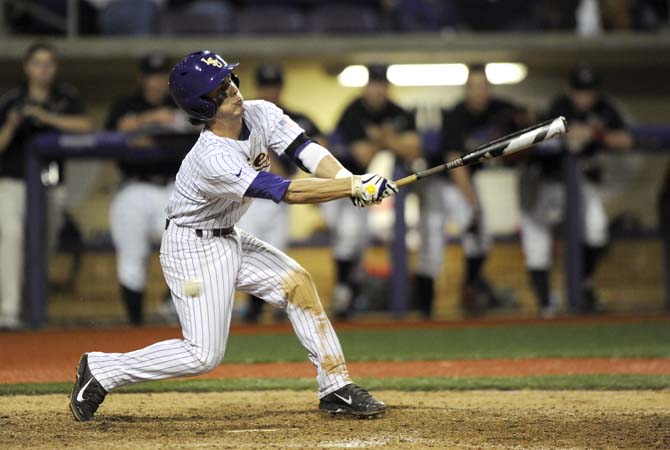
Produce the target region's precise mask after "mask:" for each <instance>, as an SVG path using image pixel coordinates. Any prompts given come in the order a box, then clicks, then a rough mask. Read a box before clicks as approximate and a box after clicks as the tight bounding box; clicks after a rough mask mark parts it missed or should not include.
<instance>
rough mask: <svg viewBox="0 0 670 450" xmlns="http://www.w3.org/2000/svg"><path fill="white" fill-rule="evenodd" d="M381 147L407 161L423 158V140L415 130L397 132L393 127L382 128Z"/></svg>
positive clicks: (385, 126)
mask: <svg viewBox="0 0 670 450" xmlns="http://www.w3.org/2000/svg"><path fill="white" fill-rule="evenodd" d="M381 130H382V131H381V132H382V141H381V146H382V147H383V148H387V149H389V150H391V151H393V153H395V154H396V155H397V156H399V157H400V158H402V159H404V160H405V161H414V160H415V159H418V158H420V157H421V138H420V137H419V134H418V133H417V132H416V131H414V130H408V131H403V132H397V131H396V130H395V129H394V128H393V126H391V125H384V126H382V127H381Z"/></svg>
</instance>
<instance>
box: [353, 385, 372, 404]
mask: <svg viewBox="0 0 670 450" xmlns="http://www.w3.org/2000/svg"><path fill="white" fill-rule="evenodd" d="M350 393H351V396H352V397H354V396H355V397H356V398H358V399H359V400H363V401H367V400H372V401H375V402H376V400H375V399H374V397H373V396H372V395H370V393H369V392H368V391H367V390H366V389H363V388H362V387H360V386H358V385H355V384H354V385H352V386H351V389H350Z"/></svg>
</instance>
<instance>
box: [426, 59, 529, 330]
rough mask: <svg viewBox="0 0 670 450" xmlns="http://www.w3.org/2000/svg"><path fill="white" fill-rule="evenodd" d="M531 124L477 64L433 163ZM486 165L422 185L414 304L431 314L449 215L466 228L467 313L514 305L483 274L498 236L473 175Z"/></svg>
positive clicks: (447, 120) (456, 171) (446, 120)
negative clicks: (492, 233) (496, 94)
mask: <svg viewBox="0 0 670 450" xmlns="http://www.w3.org/2000/svg"><path fill="white" fill-rule="evenodd" d="M527 124H528V117H527V114H526V112H525V109H524V108H522V107H520V106H518V105H515V104H513V103H511V102H508V101H506V100H503V99H500V98H497V97H494V96H493V95H492V94H491V87H490V85H489V82H488V80H487V78H486V72H485V69H484V66H483V65H473V66H471V67H470V68H469V74H468V80H467V82H466V84H465V98H464V99H463V100H462V101H460V102H459V103H457V104H456V106H454V108H453V109H452V110H450V111H448V112H446V113H445V114H443V123H442V132H441V137H440V144H439V150H438V153H437V154H436V155H426V159H427V160H428V161H429V163H428V165H429V166H430V167H433V166H437V165H439V164H443V163H444V162H446V161H450V160H452V159H456V158H458V157H459V156H461V155H463V154H465V153H468V152H471V151H473V150H474V149H476V148H477V147H479V146H481V145H483V144H486V143H488V142H490V141H492V140H495V139H497V138H500V137H502V136H504V135H507V134H509V133H512V132H514V131H517V130H519V129H521V128H523V127H525V126H527ZM481 168H482V165H481V164H479V165H476V166H467V167H461V168H458V169H454V170H450V171H448V172H445V173H444V176H437V177H430V178H427V179H426V180H424V181H422V182H421V183H420V184H419V185H418V186H417V189H418V193H419V199H420V204H421V210H420V217H419V229H420V235H421V238H422V242H421V247H420V251H419V266H418V270H417V274H416V277H415V285H414V300H413V303H414V306H415V307H416V308H418V310H419V311H420V312H421V314H422V315H423V316H424V317H425V318H430V317H431V316H432V314H433V302H434V297H435V278H436V277H437V276H438V275H439V273H440V271H441V267H442V260H443V255H444V245H445V236H444V227H445V224H446V222H447V221H448V220H451V221H453V222H455V223H457V224H458V225H460V227H461V229H462V230H463V231H462V233H463V234H462V242H463V251H464V254H465V264H464V278H463V282H462V286H461V299H460V306H461V310H462V312H463V313H464V314H465V315H466V316H473V315H478V314H481V313H483V312H484V311H486V310H487V309H492V308H500V307H506V306H512V305H511V303H512V302H511V299H509V298H506V297H505V296H503V295H501V294H500V293H498V292H497V291H496V290H495V289H494V288H493V287H492V286H491V284H490V283H489V282H488V281H487V280H486V278H485V277H484V276H483V270H484V264H485V262H486V258H487V256H488V253H489V250H490V248H491V241H492V239H491V236H490V234H489V232H488V229H487V223H486V217H484V215H483V214H482V209H481V204H480V199H479V196H478V194H477V191H476V188H475V185H474V183H473V174H474V173H475V172H476V171H477V170H479V169H481Z"/></svg>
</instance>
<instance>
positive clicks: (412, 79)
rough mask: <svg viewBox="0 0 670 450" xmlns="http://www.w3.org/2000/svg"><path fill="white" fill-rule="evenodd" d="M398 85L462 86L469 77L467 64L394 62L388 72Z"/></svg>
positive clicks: (387, 74) (392, 81)
mask: <svg viewBox="0 0 670 450" xmlns="http://www.w3.org/2000/svg"><path fill="white" fill-rule="evenodd" d="M386 76H387V77H388V80H389V81H390V82H391V83H393V84H394V85H396V86H460V85H463V84H465V81H466V80H467V79H468V68H467V66H466V65H465V64H393V65H391V66H389V68H388V71H387V72H386Z"/></svg>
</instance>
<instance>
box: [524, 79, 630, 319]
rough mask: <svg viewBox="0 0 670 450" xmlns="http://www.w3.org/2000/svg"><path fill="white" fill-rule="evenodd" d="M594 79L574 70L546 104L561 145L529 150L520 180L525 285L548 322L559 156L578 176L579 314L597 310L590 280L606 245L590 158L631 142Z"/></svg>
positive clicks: (561, 186) (561, 203) (560, 190)
mask: <svg viewBox="0 0 670 450" xmlns="http://www.w3.org/2000/svg"><path fill="white" fill-rule="evenodd" d="M599 83H600V80H599V77H598V75H597V74H596V73H595V72H594V71H593V69H591V68H589V67H578V68H576V69H574V70H573V71H572V72H571V74H570V77H569V90H568V92H567V94H565V95H560V96H558V97H557V98H556V99H554V101H553V102H552V103H551V107H550V109H549V112H548V114H547V116H548V117H557V116H564V117H565V118H566V119H567V121H568V133H567V135H566V136H565V138H564V139H563V140H562V141H556V142H552V143H547V145H544V146H542V147H540V148H538V149H537V151H534V152H531V153H530V156H529V158H528V159H527V160H526V164H525V165H524V167H523V170H522V173H521V176H520V184H519V186H520V189H519V196H520V199H521V239H522V244H523V251H524V255H525V257H526V267H527V268H528V275H529V278H530V283H531V287H532V288H533V290H534V292H535V295H536V297H537V302H538V307H539V311H540V315H541V316H542V317H544V318H552V317H554V316H555V315H556V313H557V312H558V310H559V309H560V304H559V303H558V302H557V301H556V300H553V299H552V295H551V286H550V283H549V281H550V279H549V270H550V268H551V263H552V251H551V250H552V227H553V226H554V225H555V224H557V223H559V222H560V221H561V220H562V219H563V211H564V209H565V204H566V199H565V183H564V181H563V179H562V172H561V164H562V157H563V153H564V152H570V153H572V154H574V155H576V156H577V157H578V158H579V161H578V162H579V163H580V164H581V166H582V168H583V170H582V173H581V174H580V178H581V183H580V184H581V202H580V203H581V209H582V210H581V214H580V216H581V217H583V222H582V227H583V228H582V237H583V248H582V261H583V267H582V269H583V277H584V280H583V286H582V287H581V289H582V292H581V293H580V294H581V296H582V302H581V310H580V311H575V312H582V313H593V312H596V311H598V310H599V309H600V305H599V303H598V298H597V295H596V292H595V285H594V280H593V277H594V275H595V271H596V268H597V264H598V262H599V260H600V258H601V256H602V254H603V251H604V249H605V246H606V244H607V242H608V233H607V231H608V230H607V228H608V221H607V215H606V212H605V208H604V205H603V202H602V199H601V198H600V195H599V194H598V191H597V188H596V184H597V180H598V178H599V173H598V172H599V170H600V169H599V168H598V167H596V166H594V165H593V164H592V162H593V161H592V159H593V158H592V156H593V155H594V154H595V153H597V152H600V151H612V150H618V151H626V150H629V149H630V148H631V147H632V144H633V140H632V136H631V134H630V132H629V131H628V128H627V126H626V124H625V122H624V120H623V116H622V115H621V113H620V112H619V111H618V110H617V108H616V107H615V106H614V105H613V104H612V102H611V101H610V100H609V99H607V98H606V97H605V96H604V95H603V94H602V93H601V92H600V90H599Z"/></svg>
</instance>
